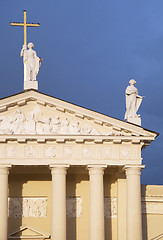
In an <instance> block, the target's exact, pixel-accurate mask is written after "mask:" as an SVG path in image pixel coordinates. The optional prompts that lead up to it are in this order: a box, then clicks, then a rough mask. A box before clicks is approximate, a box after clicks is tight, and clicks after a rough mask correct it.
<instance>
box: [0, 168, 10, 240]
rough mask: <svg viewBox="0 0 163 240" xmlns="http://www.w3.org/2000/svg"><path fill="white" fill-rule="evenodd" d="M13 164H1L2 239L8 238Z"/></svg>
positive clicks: (0, 203)
mask: <svg viewBox="0 0 163 240" xmlns="http://www.w3.org/2000/svg"><path fill="white" fill-rule="evenodd" d="M10 167H11V165H0V240H7V239H8V236H7V230H8V170H9V168H10Z"/></svg>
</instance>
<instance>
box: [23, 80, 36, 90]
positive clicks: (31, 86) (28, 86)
mask: <svg viewBox="0 0 163 240" xmlns="http://www.w3.org/2000/svg"><path fill="white" fill-rule="evenodd" d="M28 89H35V90H38V82H37V81H24V90H28Z"/></svg>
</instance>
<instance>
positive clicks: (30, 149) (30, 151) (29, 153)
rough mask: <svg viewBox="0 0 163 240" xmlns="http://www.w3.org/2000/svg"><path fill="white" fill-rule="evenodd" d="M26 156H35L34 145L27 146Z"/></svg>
mask: <svg viewBox="0 0 163 240" xmlns="http://www.w3.org/2000/svg"><path fill="white" fill-rule="evenodd" d="M24 155H25V157H35V156H36V149H35V148H34V147H33V146H26V147H25V149H24Z"/></svg>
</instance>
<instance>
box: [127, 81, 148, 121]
mask: <svg viewBox="0 0 163 240" xmlns="http://www.w3.org/2000/svg"><path fill="white" fill-rule="evenodd" d="M129 84H130V86H128V87H127V88H126V91H125V94H126V113H125V118H124V119H125V121H127V122H131V123H134V124H137V125H141V118H140V115H137V111H138V109H139V107H140V105H141V102H142V100H143V98H144V97H142V96H139V95H138V89H137V88H136V87H135V84H136V81H135V80H134V79H131V80H130V81H129Z"/></svg>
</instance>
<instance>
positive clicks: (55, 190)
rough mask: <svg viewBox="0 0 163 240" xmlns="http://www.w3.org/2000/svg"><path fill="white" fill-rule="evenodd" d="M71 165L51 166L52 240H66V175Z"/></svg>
mask: <svg viewBox="0 0 163 240" xmlns="http://www.w3.org/2000/svg"><path fill="white" fill-rule="evenodd" d="M68 167H69V165H51V166H50V169H51V174H52V222H51V240H66V174H67V168H68Z"/></svg>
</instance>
